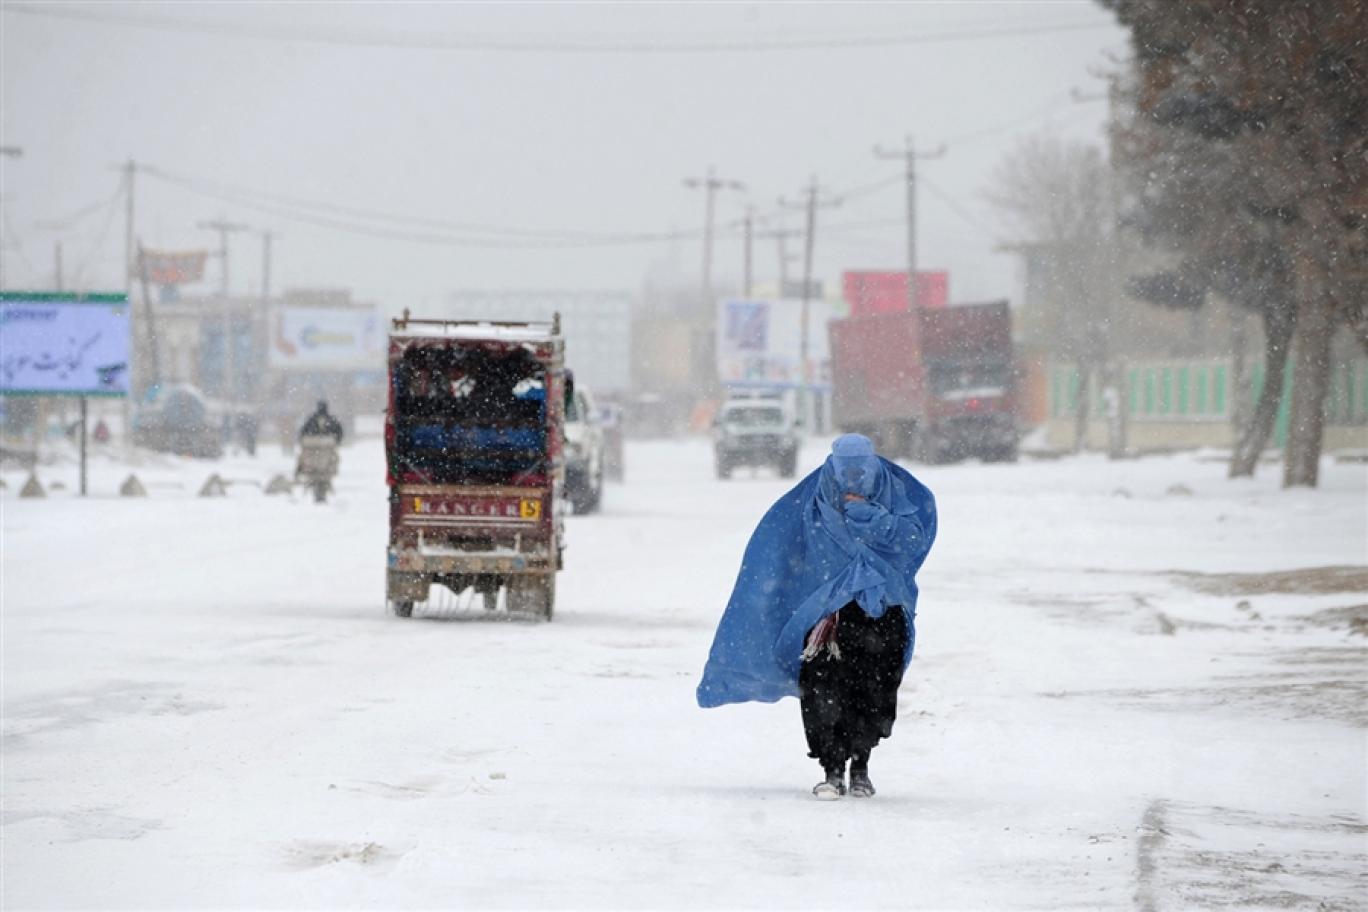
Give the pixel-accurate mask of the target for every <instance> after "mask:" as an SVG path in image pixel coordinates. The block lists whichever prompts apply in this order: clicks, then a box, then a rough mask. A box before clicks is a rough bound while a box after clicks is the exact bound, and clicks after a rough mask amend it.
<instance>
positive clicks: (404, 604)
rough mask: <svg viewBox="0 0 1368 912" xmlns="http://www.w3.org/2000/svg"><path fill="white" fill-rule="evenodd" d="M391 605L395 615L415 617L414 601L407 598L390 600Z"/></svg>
mask: <svg viewBox="0 0 1368 912" xmlns="http://www.w3.org/2000/svg"><path fill="white" fill-rule="evenodd" d="M390 607H391V608H393V609H394V616H395V617H401V618H406V617H413V602H410V601H408V600H407V599H403V600H400V601H395V602H390Z"/></svg>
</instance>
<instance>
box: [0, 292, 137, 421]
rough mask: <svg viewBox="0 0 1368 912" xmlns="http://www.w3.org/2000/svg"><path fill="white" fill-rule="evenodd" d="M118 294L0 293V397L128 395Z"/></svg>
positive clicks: (124, 312) (125, 335)
mask: <svg viewBox="0 0 1368 912" xmlns="http://www.w3.org/2000/svg"><path fill="white" fill-rule="evenodd" d="M128 358H129V316H128V300H127V298H126V297H125V296H124V295H123V294H87V295H77V294H62V293H57V292H13V291H7V292H2V293H0V393H3V394H10V395H41V396H126V395H128Z"/></svg>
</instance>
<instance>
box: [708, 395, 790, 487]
mask: <svg viewBox="0 0 1368 912" xmlns="http://www.w3.org/2000/svg"><path fill="white" fill-rule="evenodd" d="M798 430H799V429H798V421H797V419H796V418H795V417H794V415H793V412H792V411H791V410H790V409H789V408H788V406H787V405H786V404H785V403H784V402H783V401H782V400H780V399H777V398H772V397H755V398H748V399H729V400H727V401H726V402H724V403H723V404H722V407H721V408H720V409H718V411H717V417H716V418H715V419H714V420H713V454H714V455H715V456H716V458H717V477H718V478H724V479H725V478H730V477H731V474H732V469H734V468H736V467H737V466H772V467H773V468H774V470H775V471H776V472H778V473H779V475H780V476H781V477H783V478H792V477H793V476H794V474H795V473H796V472H797V469H798V447H799V445H800V443H801V439H800V437H799V433H798Z"/></svg>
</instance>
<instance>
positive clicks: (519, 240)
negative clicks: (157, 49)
mask: <svg viewBox="0 0 1368 912" xmlns="http://www.w3.org/2000/svg"><path fill="white" fill-rule="evenodd" d="M139 170H140V171H141V170H143V169H142V166H139ZM148 174H149V175H152V174H154V172H153V171H152V170H151V169H148ZM158 176H160V175H158ZM173 183H178V182H174V181H173ZM179 185H180V186H182V187H183V189H186V190H189V191H190V192H192V193H195V194H196V195H199V196H203V197H206V198H209V199H213V200H216V201H218V202H223V203H230V204H232V205H236V206H241V207H243V208H247V209H252V210H255V211H258V212H264V213H266V214H268V215H274V216H276V217H278V218H283V219H287V220H289V221H294V222H301V223H304V224H309V225H314V226H316V227H321V228H329V229H332V230H334V231H342V232H346V233H348V234H356V235H362V236H366V237H373V238H384V239H387V240H398V241H409V242H413V243H420V244H435V245H439V246H445V247H466V248H475V249H485V250H546V249H577V248H587V247H617V246H630V245H634V244H650V243H659V242H672V241H681V240H695V239H698V238H700V237H702V231H701V230H693V231H659V232H639V233H622V234H614V235H584V236H578V237H576V236H568V235H567V236H560V237H504V238H497V237H470V236H465V237H461V236H456V235H453V234H449V233H447V234H444V233H435V232H431V231H416V230H401V229H399V228H391V227H382V226H376V225H367V224H362V223H358V222H356V221H353V220H347V219H343V218H337V217H333V216H330V215H324V214H320V213H318V212H310V211H308V210H307V209H301V208H296V207H291V206H288V205H284V204H275V203H271V202H263V201H261V200H259V199H253V198H250V197H244V196H237V195H234V194H228V193H221V192H217V191H215V190H212V189H208V188H205V187H196V186H193V185H190V184H179ZM338 208H341V207H338ZM394 218H396V219H397V218H398V217H394ZM509 230H516V229H509ZM718 236H722V237H725V236H727V235H726V232H721V233H719V234H718Z"/></svg>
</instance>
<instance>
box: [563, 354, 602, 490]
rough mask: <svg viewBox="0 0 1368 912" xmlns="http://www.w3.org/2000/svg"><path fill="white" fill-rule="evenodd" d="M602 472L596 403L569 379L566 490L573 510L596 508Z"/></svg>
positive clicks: (566, 424) (579, 385) (586, 388)
mask: <svg viewBox="0 0 1368 912" xmlns="http://www.w3.org/2000/svg"><path fill="white" fill-rule="evenodd" d="M568 373H569V372H568V371H567V374H568ZM603 472H604V445H603V430H602V428H601V427H600V426H599V410H598V406H597V405H596V404H595V402H594V397H593V394H592V393H591V392H590V391H589V389H588V387H586V386H585V385H584V384H583V383H581V382H576V381H574V380H573V379H572V380H571V382H570V383H568V384H567V385H566V397H565V490H566V494H567V496H568V497H569V498H570V503H571V505H572V506H573V507H574V508H575V512H576V513H593V512H594V511H596V510H597V509H598V508H599V505H600V503H601V502H602V500H603Z"/></svg>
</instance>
